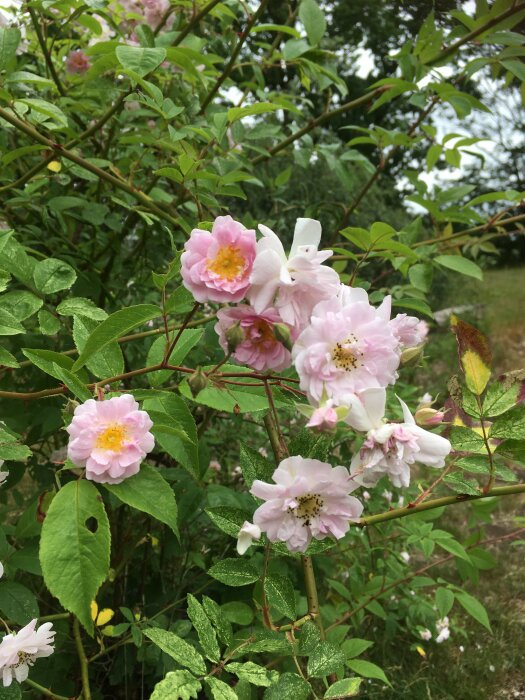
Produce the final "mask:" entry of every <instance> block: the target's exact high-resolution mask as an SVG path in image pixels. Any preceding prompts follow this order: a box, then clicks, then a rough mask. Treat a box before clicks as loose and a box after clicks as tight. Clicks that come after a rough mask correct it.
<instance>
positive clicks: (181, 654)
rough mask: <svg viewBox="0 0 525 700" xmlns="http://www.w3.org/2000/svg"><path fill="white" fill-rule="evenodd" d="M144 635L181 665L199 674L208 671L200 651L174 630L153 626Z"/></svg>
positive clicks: (201, 674)
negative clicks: (169, 630)
mask: <svg viewBox="0 0 525 700" xmlns="http://www.w3.org/2000/svg"><path fill="white" fill-rule="evenodd" d="M144 635H145V636H146V637H147V638H148V639H150V640H151V641H152V642H153V643H154V644H155V645H156V646H158V647H159V649H162V651H163V652H164V653H165V654H168V656H171V658H172V659H175V661H176V662H177V663H179V664H180V665H181V666H186V668H189V669H190V671H192V672H193V673H195V674H196V675H198V676H203V675H204V674H205V673H206V663H205V661H204V659H203V657H202V656H201V655H200V654H199V652H198V651H197V650H196V649H194V648H193V647H192V646H191V644H188V642H186V641H184V639H181V638H180V637H179V636H177V635H176V634H174V633H173V632H168V631H167V630H163V629H160V628H158V627H152V628H150V629H147V630H144Z"/></svg>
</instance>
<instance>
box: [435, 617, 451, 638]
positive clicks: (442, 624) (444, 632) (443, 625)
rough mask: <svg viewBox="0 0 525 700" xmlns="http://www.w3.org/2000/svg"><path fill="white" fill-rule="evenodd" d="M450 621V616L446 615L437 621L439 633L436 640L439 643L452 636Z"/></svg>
mask: <svg viewBox="0 0 525 700" xmlns="http://www.w3.org/2000/svg"><path fill="white" fill-rule="evenodd" d="M449 625H450V621H449V619H448V617H446V616H445V617H444V618H442V619H441V620H437V622H436V630H437V632H438V635H437V637H436V642H437V643H438V644H441V642H444V641H445V640H446V639H448V638H449V637H450V629H449Z"/></svg>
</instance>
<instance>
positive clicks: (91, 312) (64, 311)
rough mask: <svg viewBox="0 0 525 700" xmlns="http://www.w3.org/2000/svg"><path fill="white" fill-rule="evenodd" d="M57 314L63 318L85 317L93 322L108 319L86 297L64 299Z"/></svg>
mask: <svg viewBox="0 0 525 700" xmlns="http://www.w3.org/2000/svg"><path fill="white" fill-rule="evenodd" d="M57 313H58V314H60V315H61V316H85V317H86V318H90V319H92V320H93V321H104V320H105V319H106V318H107V317H108V315H107V313H106V312H105V311H104V310H103V309H99V308H98V306H96V305H95V304H94V303H93V302H92V301H91V299H85V298H84V297H72V298H71V299H64V301H62V302H61V303H60V304H59V305H58V306H57Z"/></svg>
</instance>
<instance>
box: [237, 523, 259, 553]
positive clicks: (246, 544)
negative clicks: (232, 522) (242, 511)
mask: <svg viewBox="0 0 525 700" xmlns="http://www.w3.org/2000/svg"><path fill="white" fill-rule="evenodd" d="M260 539H261V528H260V527H257V525H254V524H253V523H250V522H248V520H245V521H244V523H243V524H242V527H241V529H240V530H239V534H238V535H237V552H238V553H239V554H244V553H245V552H246V551H247V550H248V549H249V548H250V547H251V546H252V544H253V541H254V540H260Z"/></svg>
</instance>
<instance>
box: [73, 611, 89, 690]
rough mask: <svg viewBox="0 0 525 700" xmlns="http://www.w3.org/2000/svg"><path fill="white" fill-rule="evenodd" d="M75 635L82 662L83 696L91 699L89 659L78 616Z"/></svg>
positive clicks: (79, 659)
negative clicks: (83, 643) (83, 642)
mask: <svg viewBox="0 0 525 700" xmlns="http://www.w3.org/2000/svg"><path fill="white" fill-rule="evenodd" d="M73 636H74V637H75V645H76V648H77V655H78V661H79V663H80V677H81V679H82V696H83V700H91V689H90V687H89V670H88V665H89V661H88V659H87V656H86V652H85V651H84V646H83V645H82V637H81V635H80V624H79V621H78V618H77V617H75V618H74V620H73Z"/></svg>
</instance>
